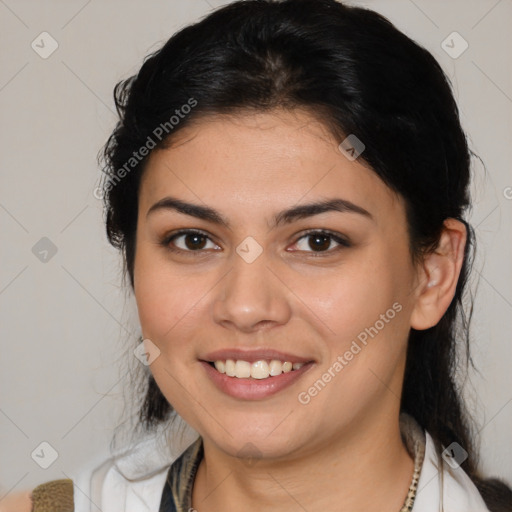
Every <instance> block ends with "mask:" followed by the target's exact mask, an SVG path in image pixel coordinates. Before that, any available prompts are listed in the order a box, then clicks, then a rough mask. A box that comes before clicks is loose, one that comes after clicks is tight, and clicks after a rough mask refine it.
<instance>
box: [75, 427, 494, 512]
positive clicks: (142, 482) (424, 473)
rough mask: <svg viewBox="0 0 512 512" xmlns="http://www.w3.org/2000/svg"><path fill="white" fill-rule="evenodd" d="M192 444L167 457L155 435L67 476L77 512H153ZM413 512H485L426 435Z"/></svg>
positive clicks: (186, 441) (184, 442) (465, 479)
mask: <svg viewBox="0 0 512 512" xmlns="http://www.w3.org/2000/svg"><path fill="white" fill-rule="evenodd" d="M196 438H197V433H196V432H195V431H193V430H192V429H190V427H188V430H187V429H185V433H184V435H183V436H182V437H181V438H180V439H178V441H181V442H180V443H179V446H176V449H175V450H173V453H172V454H169V453H168V449H167V450H166V449H165V446H164V445H163V444H162V437H161V435H160V434H159V435H157V436H152V437H149V438H146V439H144V440H143V441H142V442H140V443H139V444H138V445H136V447H135V448H134V449H132V450H130V451H128V452H125V453H124V454H122V455H118V456H117V457H115V458H114V457H113V458H110V459H108V460H107V461H105V462H104V463H103V464H101V465H100V466H97V465H96V466H95V467H93V468H91V467H90V466H89V468H82V471H81V472H79V473H77V474H76V475H71V477H72V478H73V481H74V483H75V512H92V511H96V510H97V508H96V507H98V508H99V509H100V510H102V512H118V511H119V510H124V512H150V511H151V512H154V511H157V510H158V508H159V505H160V499H161V495H162V490H163V486H164V483H165V479H166V477H167V472H168V469H169V465H170V464H171V463H172V462H173V461H174V460H176V459H177V458H178V457H179V455H181V453H182V452H183V451H184V450H185V449H186V448H187V446H189V445H190V444H191V443H192V442H193V441H194V440H195V439H196ZM167 446H168V445H167ZM441 469H442V471H441ZM93 505H95V506H93ZM412 511H413V512H489V509H488V508H487V507H486V506H485V503H484V501H483V499H482V497H481V496H480V494H479V492H478V490H477V488H476V486H475V485H474V484H473V482H472V481H471V479H470V478H469V476H468V475H467V474H466V473H465V472H464V470H463V469H462V468H460V467H458V468H456V469H454V468H452V467H451V466H450V465H449V464H447V463H446V462H445V461H444V460H443V459H442V458H439V457H438V455H437V453H436V451H435V447H434V441H433V439H432V437H431V436H430V434H429V433H428V432H425V458H424V460H423V464H422V468H421V473H420V478H419V482H418V488H417V492H416V498H415V500H414V506H413V509H412Z"/></svg>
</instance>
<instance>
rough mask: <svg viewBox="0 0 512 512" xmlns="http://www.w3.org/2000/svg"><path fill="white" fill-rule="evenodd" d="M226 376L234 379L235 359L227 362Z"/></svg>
mask: <svg viewBox="0 0 512 512" xmlns="http://www.w3.org/2000/svg"><path fill="white" fill-rule="evenodd" d="M225 368H226V375H227V376H228V377H234V376H235V374H236V372H235V361H233V359H228V360H227V361H226V366H225Z"/></svg>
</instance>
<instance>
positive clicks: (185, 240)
mask: <svg viewBox="0 0 512 512" xmlns="http://www.w3.org/2000/svg"><path fill="white" fill-rule="evenodd" d="M208 241H209V242H210V243H211V244H212V245H213V247H207V245H208ZM161 244H162V245H163V246H164V247H166V248H168V249H169V250H170V251H173V252H200V251H202V250H204V249H211V248H213V249H215V248H218V245H216V244H214V243H213V242H212V241H211V240H210V237H209V236H208V235H207V234H206V233H203V232H202V231H196V230H192V229H189V230H184V231H178V232H177V233H174V234H172V235H169V236H167V237H165V238H164V239H163V240H162V242H161Z"/></svg>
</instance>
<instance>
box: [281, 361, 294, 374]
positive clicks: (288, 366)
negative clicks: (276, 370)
mask: <svg viewBox="0 0 512 512" xmlns="http://www.w3.org/2000/svg"><path fill="white" fill-rule="evenodd" d="M291 371H292V363H290V361H286V363H283V372H284V373H288V372H291Z"/></svg>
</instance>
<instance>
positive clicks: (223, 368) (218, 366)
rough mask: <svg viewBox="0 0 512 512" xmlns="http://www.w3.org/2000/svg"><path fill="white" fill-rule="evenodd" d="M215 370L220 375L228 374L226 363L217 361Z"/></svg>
mask: <svg viewBox="0 0 512 512" xmlns="http://www.w3.org/2000/svg"><path fill="white" fill-rule="evenodd" d="M215 368H216V369H217V371H218V372H219V373H226V363H224V361H215Z"/></svg>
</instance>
